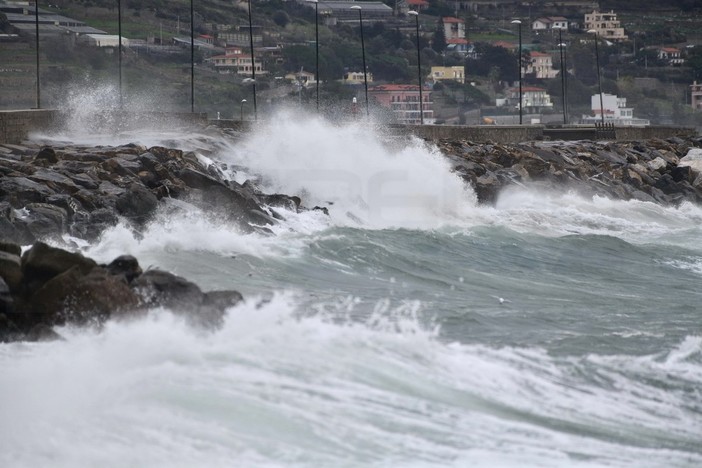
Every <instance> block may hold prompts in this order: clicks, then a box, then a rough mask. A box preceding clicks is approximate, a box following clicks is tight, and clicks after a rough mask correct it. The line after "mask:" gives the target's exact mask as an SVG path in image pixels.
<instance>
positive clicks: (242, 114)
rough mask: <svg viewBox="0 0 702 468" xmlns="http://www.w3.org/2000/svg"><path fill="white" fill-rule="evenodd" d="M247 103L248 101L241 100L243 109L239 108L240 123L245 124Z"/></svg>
mask: <svg viewBox="0 0 702 468" xmlns="http://www.w3.org/2000/svg"><path fill="white" fill-rule="evenodd" d="M245 102H246V99H242V100H241V107H239V121H241V122H243V121H244V103H245Z"/></svg>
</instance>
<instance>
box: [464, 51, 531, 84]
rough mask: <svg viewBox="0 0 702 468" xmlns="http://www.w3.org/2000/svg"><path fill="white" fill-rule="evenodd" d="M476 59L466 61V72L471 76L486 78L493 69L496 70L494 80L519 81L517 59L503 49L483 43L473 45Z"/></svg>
mask: <svg viewBox="0 0 702 468" xmlns="http://www.w3.org/2000/svg"><path fill="white" fill-rule="evenodd" d="M475 52H476V56H477V57H478V58H477V59H476V58H469V59H467V60H466V70H469V72H470V73H471V74H473V75H479V76H488V75H489V74H490V72H491V70H493V69H497V72H494V73H496V78H497V79H499V80H502V81H517V80H519V71H518V70H517V57H516V55H515V54H513V53H512V52H510V51H509V50H507V49H505V48H504V47H497V46H493V45H490V44H486V43H484V42H481V43H477V44H476V45H475Z"/></svg>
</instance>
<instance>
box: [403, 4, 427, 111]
mask: <svg viewBox="0 0 702 468" xmlns="http://www.w3.org/2000/svg"><path fill="white" fill-rule="evenodd" d="M407 14H409V15H412V16H414V25H415V27H416V29H417V82H418V83H419V121H420V123H421V124H422V125H424V97H423V96H422V57H421V54H420V53H419V13H418V12H416V11H408V12H407Z"/></svg>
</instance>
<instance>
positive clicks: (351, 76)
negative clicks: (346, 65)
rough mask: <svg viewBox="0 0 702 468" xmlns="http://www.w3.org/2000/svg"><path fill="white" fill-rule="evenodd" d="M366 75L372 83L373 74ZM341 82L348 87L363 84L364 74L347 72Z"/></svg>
mask: <svg viewBox="0 0 702 468" xmlns="http://www.w3.org/2000/svg"><path fill="white" fill-rule="evenodd" d="M366 75H367V76H366V78H367V80H368V82H369V83H372V82H373V74H372V73H370V72H368V73H366ZM341 82H342V83H344V84H347V85H356V84H363V82H364V81H363V72H362V71H360V72H346V73H344V77H343V78H342V79H341Z"/></svg>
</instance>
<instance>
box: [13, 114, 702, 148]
mask: <svg viewBox="0 0 702 468" xmlns="http://www.w3.org/2000/svg"><path fill="white" fill-rule="evenodd" d="M58 117H59V111H57V110H53V109H30V110H14V111H0V143H14V144H17V143H21V142H22V141H23V140H25V139H27V136H28V135H29V132H31V131H37V130H50V129H51V128H52V127H55V126H56V125H57V124H58V123H59V122H58V120H59V119H58ZM97 118H98V119H103V120H104V122H102V123H101V122H92V123H95V124H97V126H101V124H102V126H108V127H110V126H111V128H119V129H120V130H125V129H128V128H129V129H133V128H151V127H154V128H160V127H163V126H165V127H172V126H174V125H175V124H176V123H177V124H181V125H193V126H204V125H208V124H209V125H216V126H219V127H223V128H232V129H235V130H238V131H241V132H246V131H249V130H250V129H251V127H252V125H253V124H254V122H252V121H239V120H228V119H227V120H225V119H222V120H209V121H208V120H207V115H206V114H204V113H189V112H180V113H179V112H140V113H133V112H129V111H124V112H121V111H116V112H108V113H107V114H105V113H100V114H99V116H98V117H97ZM388 128H389V130H390V132H391V133H396V134H400V135H406V134H413V135H416V136H418V137H420V138H425V139H429V140H443V139H446V140H451V139H455V140H468V141H473V142H477V143H485V142H496V143H520V142H523V141H534V140H565V141H568V140H597V139H598V136H597V133H596V131H595V128H594V127H585V126H566V127H556V128H550V127H549V128H546V127H544V126H543V125H389V126H388ZM615 133H616V139H617V140H624V141H626V140H648V139H651V138H670V137H672V136H695V135H698V132H697V130H696V129H695V128H691V127H667V126H666V127H664V126H649V127H617V128H616V131H615Z"/></svg>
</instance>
